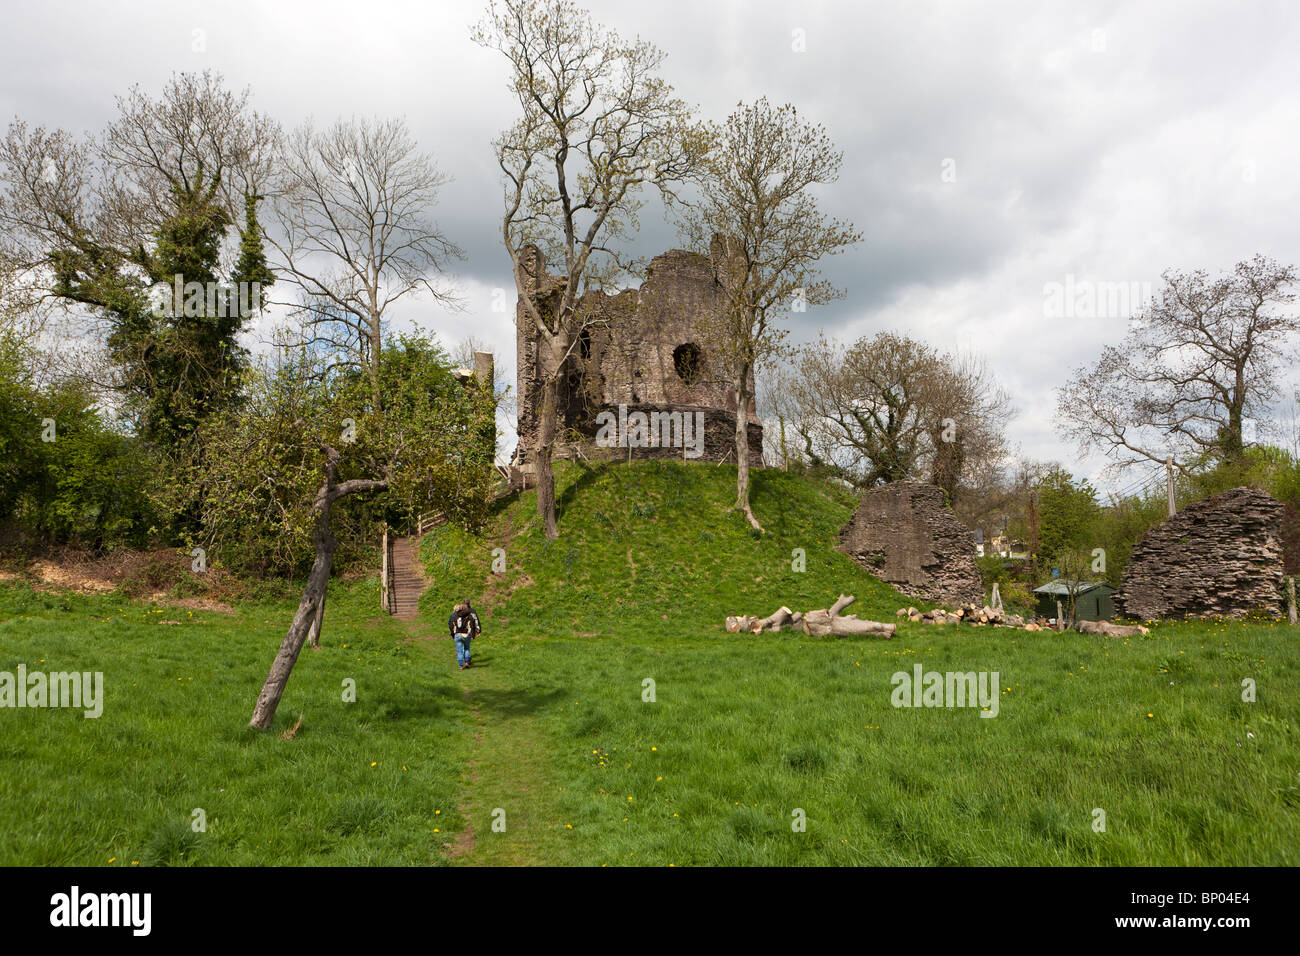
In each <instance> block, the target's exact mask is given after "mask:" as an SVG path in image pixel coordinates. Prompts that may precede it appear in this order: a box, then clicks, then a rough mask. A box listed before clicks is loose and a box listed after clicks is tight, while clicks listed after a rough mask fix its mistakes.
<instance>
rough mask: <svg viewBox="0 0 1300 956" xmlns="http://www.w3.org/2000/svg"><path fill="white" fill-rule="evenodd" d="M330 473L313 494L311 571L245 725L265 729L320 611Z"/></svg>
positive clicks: (330, 556)
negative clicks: (319, 488)
mask: <svg viewBox="0 0 1300 956" xmlns="http://www.w3.org/2000/svg"><path fill="white" fill-rule="evenodd" d="M333 484H334V482H333V475H330V477H329V478H327V479H326V483H325V485H324V486H323V487H322V488H321V490H320V492H319V493H318V494H317V496H316V508H315V511H316V519H315V527H314V528H313V529H312V544H313V545H314V546H315V548H316V560H315V561H313V562H312V566H311V573H309V574H308V575H307V587H306V588H305V589H304V590H303V592H302V600H301V601H299V602H298V613H297V614H295V615H294V616H293V623H292V624H290V625H289V633H288V634H286V635H285V636H284V640H283V641H282V642H281V643H280V650H279V652H278V653H277V654H276V655H275V661H274V662H273V663H272V664H271V672H270V673H269V674H267V675H266V683H265V684H263V685H262V693H261V694H259V695H258V697H257V706H256V707H254V708H253V718H252V720H250V721H249V722H248V726H250V727H253V728H255V729H257V730H265V729H266V728H268V727H270V726H271V721H272V720H274V719H275V709H276V708H277V707H279V706H280V697H281V696H283V694H284V688H285V685H286V684H288V683H289V674H290V673H292V671H293V665H294V664H295V663H297V661H298V654H299V653H300V652H301V651H302V644H303V640H304V639H305V638H306V637H307V632H308V631H309V630H311V628H312V626H313V624H314V623H315V622H316V621H317V619H318V615H319V614H322V613H323V612H324V607H325V591H326V588H328V586H329V574H330V565H331V564H332V563H333V561H334V546H335V541H334V535H333V533H332V532H331V531H330V505H331V504H332V498H331V492H332V491H333Z"/></svg>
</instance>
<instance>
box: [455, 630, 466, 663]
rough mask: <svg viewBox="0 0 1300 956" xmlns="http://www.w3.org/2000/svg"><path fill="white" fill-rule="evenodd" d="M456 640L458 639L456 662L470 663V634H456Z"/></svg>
mask: <svg viewBox="0 0 1300 956" xmlns="http://www.w3.org/2000/svg"><path fill="white" fill-rule="evenodd" d="M454 640H455V641H456V663H457V664H468V663H469V641H470V637H469V635H468V634H457V635H455V637H454Z"/></svg>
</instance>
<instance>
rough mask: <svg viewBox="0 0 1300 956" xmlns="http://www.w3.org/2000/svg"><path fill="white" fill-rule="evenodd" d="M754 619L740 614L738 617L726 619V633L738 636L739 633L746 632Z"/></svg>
mask: <svg viewBox="0 0 1300 956" xmlns="http://www.w3.org/2000/svg"><path fill="white" fill-rule="evenodd" d="M753 620H754V619H753V618H752V617H750V616H749V615H748V614H742V615H740V616H739V617H729V618H727V633H728V634H739V633H740V632H741V631H748V630H749V625H750V622H751V621H753Z"/></svg>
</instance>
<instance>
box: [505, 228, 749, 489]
mask: <svg viewBox="0 0 1300 956" xmlns="http://www.w3.org/2000/svg"><path fill="white" fill-rule="evenodd" d="M526 255H527V257H528V258H527V264H526V267H527V269H528V271H529V272H531V273H533V274H535V275H538V276H541V277H543V278H542V279H541V280H540V281H539V282H537V283H536V287H535V296H534V298H535V300H536V301H538V302H539V304H541V306H542V307H543V308H546V307H548V306H549V305H551V304H552V303H558V301H559V298H560V293H561V289H562V284H563V282H564V278H563V277H562V276H552V275H549V274H548V273H547V272H546V262H545V260H544V259H543V258H542V256H541V253H540V252H538V251H537V250H536V249H535V248H533V247H529V249H528V250H527V251H526ZM579 308H580V309H581V310H582V312H583V313H584V315H585V316H587V317H588V328H587V329H586V331H584V333H583V335H582V337H581V338H580V339H579V342H578V343H577V347H576V348H574V349H573V350H572V354H570V356H569V357H568V359H567V360H566V364H567V365H568V368H567V370H566V371H565V372H564V373H562V378H561V386H560V393H561V394H560V402H559V407H560V420H559V422H558V423H557V424H558V430H559V437H558V439H557V447H556V450H555V457H556V458H565V457H573V455H575V454H578V453H581V454H582V455H584V456H585V457H589V458H595V459H623V460H627V459H628V458H632V459H637V460H640V459H652V458H673V459H678V460H682V459H684V460H698V461H712V462H719V461H726V460H730V461H733V462H734V461H735V428H736V404H737V403H736V394H735V390H734V389H733V388H732V387H731V386H730V385H729V384H728V382H727V381H726V380H725V379H724V378H723V377H722V375H721V374H720V371H719V370H718V369H716V368H715V367H714V363H713V362H711V361H710V356H709V354H708V352H707V350H706V349H705V348H704V346H703V345H702V344H701V343H700V341H699V339H700V338H701V336H700V329H699V320H700V317H701V316H703V315H707V313H709V312H714V313H717V312H718V311H719V310H720V309H721V308H722V291H721V288H720V287H719V285H718V283H717V280H716V279H715V278H714V273H713V268H712V265H711V262H710V259H709V257H708V256H703V255H700V254H698V253H693V252H687V251H684V250H681V249H674V250H671V251H669V252H665V253H664V254H662V255H660V256H656V257H655V258H654V259H653V260H652V261H651V263H650V265H649V267H648V268H647V269H646V275H645V281H644V282H643V283H642V284H641V286H640V287H639V288H634V289H624V290H622V291H620V292H618V293H617V294H614V295H609V294H606V293H604V292H600V291H593V292H588V293H586V294H584V295H583V296H582V298H581V299H580V302H579ZM516 316H517V322H516V346H517V349H518V369H519V388H518V396H519V419H518V426H519V451H518V452H517V457H516V463H518V464H521V465H523V466H524V470H525V471H527V470H528V468H527V462H528V455H529V452H530V450H531V449H532V447H533V444H534V442H535V439H536V434H537V428H538V406H539V403H540V401H541V388H542V381H543V375H544V374H546V373H549V372H550V371H552V370H553V369H554V368H555V367H556V366H557V364H558V362H557V358H556V357H554V356H552V355H550V354H549V350H548V349H546V348H544V347H542V341H541V336H540V335H539V333H538V331H537V329H536V327H535V324H534V322H533V320H532V319H531V317H530V316H529V315H528V312H527V309H526V307H525V304H524V302H523V301H522V300H521V301H520V302H519V303H518V305H517V312H516ZM750 386H751V387H750V391H751V393H752V391H753V383H752V381H751V383H750ZM602 412H607V413H610V414H612V415H613V416H616V417H619V416H621V417H622V419H623V420H626V416H628V415H633V414H634V413H636V412H641V413H644V414H645V415H646V416H647V417H649V416H651V415H654V414H655V413H659V414H660V416H661V417H662V416H664V413H667V414H668V415H671V414H673V413H680V414H681V415H682V416H685V415H690V416H691V421H692V423H693V422H695V421H696V420H697V418H696V413H700V420H702V421H703V424H704V436H703V440H702V443H701V444H702V451H701V453H700V454H698V455H696V454H694V449H688V448H685V447H679V446H676V445H671V444H670V445H664V444H661V443H659V442H658V440H657V439H658V437H659V436H658V433H657V432H656V433H655V434H654V435H652V436H649V438H650V441H649V442H647V443H646V444H644V445H641V446H639V447H638V446H637V445H636V444H635V443H626V442H623V441H622V437H623V436H622V435H620V441H619V444H617V445H615V446H613V447H602V446H601V445H598V444H597V443H596V438H597V434H598V432H599V431H600V426H599V423H598V418H599V417H600V415H601V413H602ZM744 413H745V415H746V417H747V421H748V429H749V462H750V465H751V466H755V467H761V466H762V464H763V428H762V426H761V425H760V424H759V421H758V415H757V411H756V408H755V404H754V400H753V399H752V398H751V399H750V400H749V402H748V407H747V408H746V409H745V411H744ZM604 420H605V421H608V418H606V419H604ZM664 420H665V421H666V417H665V418H664ZM634 442H635V439H634ZM688 451H689V452H691V453H690V454H688V453H687V452H688Z"/></svg>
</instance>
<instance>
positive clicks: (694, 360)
mask: <svg viewBox="0 0 1300 956" xmlns="http://www.w3.org/2000/svg"><path fill="white" fill-rule="evenodd" d="M702 366H703V356H702V355H701V354H700V347H699V346H698V345H696V344H695V343H694V342H687V343H685V344H684V345H679V346H677V348H675V349H673V368H675V369H676V370H677V376H678V377H679V378H680V379H681V380H682V381H683V382H685V383H686V384H687V385H694V384H695V383H696V382H697V381H699V378H700V373H701V372H702V371H703V368H702Z"/></svg>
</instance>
